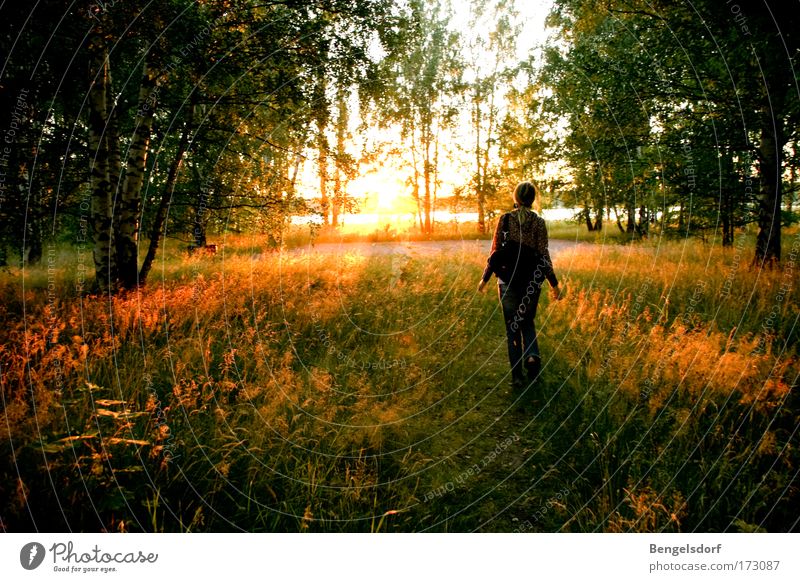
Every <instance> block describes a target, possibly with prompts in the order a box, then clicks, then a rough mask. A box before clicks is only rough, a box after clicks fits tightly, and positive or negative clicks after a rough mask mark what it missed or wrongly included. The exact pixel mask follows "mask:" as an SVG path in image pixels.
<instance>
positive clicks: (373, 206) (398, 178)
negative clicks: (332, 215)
mask: <svg viewBox="0 0 800 582" xmlns="http://www.w3.org/2000/svg"><path fill="white" fill-rule="evenodd" d="M347 192H348V194H349V195H350V196H351V197H352V198H353V199H355V200H356V201H358V205H359V208H360V210H361V213H363V214H368V215H376V219H377V220H376V222H379V221H380V218H381V217H385V218H388V217H392V216H397V215H405V214H411V215H413V214H414V213H415V212H416V203H415V202H414V200H413V198H412V197H411V194H410V192H409V187H408V186H407V185H406V178H405V176H404V175H402V174H401V173H399V172H397V171H395V170H393V169H391V168H389V167H383V168H375V169H374V170H372V171H369V172H365V173H364V174H362V175H361V176H359V177H357V178H355V179H353V180H352V181H351V182H350V184H348V187H347Z"/></svg>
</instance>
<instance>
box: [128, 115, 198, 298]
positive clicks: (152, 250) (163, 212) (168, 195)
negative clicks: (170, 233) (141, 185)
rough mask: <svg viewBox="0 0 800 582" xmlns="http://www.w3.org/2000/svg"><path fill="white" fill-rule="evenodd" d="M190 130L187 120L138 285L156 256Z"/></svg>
mask: <svg viewBox="0 0 800 582" xmlns="http://www.w3.org/2000/svg"><path fill="white" fill-rule="evenodd" d="M190 132H191V123H190V122H187V123H186V125H185V126H184V128H183V133H181V138H180V140H179V141H178V149H177V151H176V152H175V157H174V158H173V160H172V164H171V165H170V167H169V173H168V174H167V182H166V184H164V191H163V192H162V194H161V201H160V202H159V204H158V209H157V210H156V216H155V218H154V219H153V226H152V228H151V229H150V244H149V245H148V247H147V254H146V255H145V257H144V262H143V263H142V268H141V270H140V271H139V285H144V284H145V282H146V281H147V275H148V274H149V273H150V269H151V267H152V266H153V261H154V260H155V258H156V252H157V251H158V245H159V243H160V242H161V231H162V229H163V228H164V223H165V222H166V219H167V210H168V209H169V204H170V202H171V201H172V194H173V193H174V192H175V184H176V182H177V181H178V171H179V170H180V167H181V161H182V160H183V154H184V153H185V152H186V148H187V146H188V144H189V133H190Z"/></svg>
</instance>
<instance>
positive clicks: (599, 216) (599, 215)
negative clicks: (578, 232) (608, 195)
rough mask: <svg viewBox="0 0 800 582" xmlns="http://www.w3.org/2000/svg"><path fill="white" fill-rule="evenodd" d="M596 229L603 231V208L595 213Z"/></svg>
mask: <svg viewBox="0 0 800 582" xmlns="http://www.w3.org/2000/svg"><path fill="white" fill-rule="evenodd" d="M594 230H595V231H601V230H603V209H602V208H600V209H598V210H597V211H596V212H595V215H594Z"/></svg>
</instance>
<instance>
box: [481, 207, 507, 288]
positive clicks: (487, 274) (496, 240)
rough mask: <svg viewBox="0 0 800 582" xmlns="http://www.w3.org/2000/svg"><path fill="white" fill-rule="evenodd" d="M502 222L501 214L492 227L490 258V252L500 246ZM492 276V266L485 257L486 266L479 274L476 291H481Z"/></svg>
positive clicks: (490, 254)
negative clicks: (495, 224) (481, 274)
mask: <svg viewBox="0 0 800 582" xmlns="http://www.w3.org/2000/svg"><path fill="white" fill-rule="evenodd" d="M502 224H503V217H502V216H501V217H500V219H499V220H498V221H497V226H495V228H494V236H493V237H492V248H491V249H490V250H489V257H490V258H491V256H492V254H493V253H494V252H495V251H496V250H497V248H498V247H499V246H500V236H501V231H502V226H501V225H502ZM491 278H492V268H491V266H489V259H488V258H487V259H486V268H485V269H484V270H483V276H481V280H480V283H478V291H479V292H481V291H483V290H484V288H485V287H486V284H487V283H488V282H489V279H491Z"/></svg>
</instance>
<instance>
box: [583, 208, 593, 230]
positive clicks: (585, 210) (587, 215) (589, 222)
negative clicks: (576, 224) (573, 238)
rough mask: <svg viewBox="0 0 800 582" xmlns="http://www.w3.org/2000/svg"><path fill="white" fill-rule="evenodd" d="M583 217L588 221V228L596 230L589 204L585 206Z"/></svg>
mask: <svg viewBox="0 0 800 582" xmlns="http://www.w3.org/2000/svg"><path fill="white" fill-rule="evenodd" d="M583 219H584V221H585V222H586V230H588V231H589V232H592V231H593V230H594V225H593V224H592V216H591V214H590V212H589V207H588V206H584V207H583Z"/></svg>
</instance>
